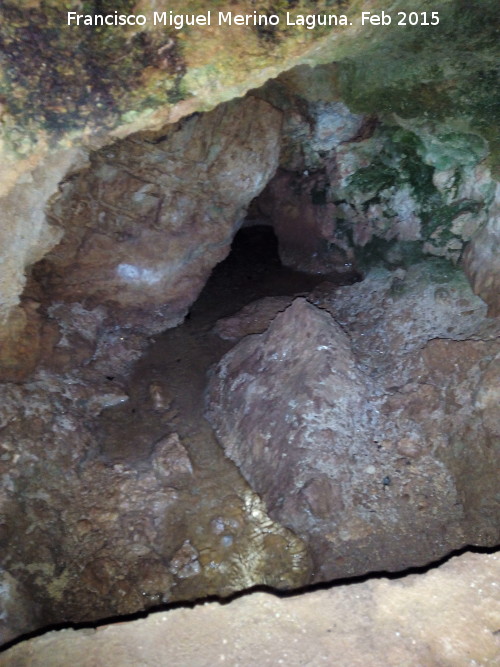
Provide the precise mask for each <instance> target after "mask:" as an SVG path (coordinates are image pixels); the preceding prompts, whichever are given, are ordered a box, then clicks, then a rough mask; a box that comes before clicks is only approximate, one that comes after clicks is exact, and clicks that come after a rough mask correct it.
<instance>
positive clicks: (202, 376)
mask: <svg viewBox="0 0 500 667" xmlns="http://www.w3.org/2000/svg"><path fill="white" fill-rule="evenodd" d="M326 279H328V280H329V281H330V282H334V283H336V284H339V285H341V284H349V283H352V282H354V281H355V280H356V279H357V277H356V276H352V275H350V274H349V275H346V274H335V275H332V274H329V275H325V274H307V273H302V272H299V271H295V270H293V269H291V268H287V267H285V266H283V265H282V264H281V262H280V258H279V254H278V240H277V238H276V236H275V234H274V231H273V229H272V227H270V226H266V225H254V226H249V227H243V228H242V229H241V230H240V231H239V232H238V233H237V234H236V236H235V238H234V240H233V243H232V246H231V251H230V253H229V255H228V256H227V258H226V259H225V260H224V261H222V262H220V264H218V265H217V266H216V267H215V268H214V269H213V271H212V274H211V276H210V278H209V280H208V281H207V283H206V285H205V287H204V288H203V290H202V291H201V293H200V295H199V297H198V299H197V300H196V302H195V303H194V304H193V306H192V308H191V310H190V312H189V314H188V316H187V317H186V320H185V321H184V323H183V324H181V325H180V326H178V327H176V328H175V329H169V330H167V331H165V332H164V333H163V334H160V335H158V336H156V337H155V338H154V340H152V343H151V345H150V347H149V349H148V351H147V352H146V353H145V355H144V356H143V357H142V358H141V359H140V360H139V361H138V362H137V364H136V366H135V368H134V371H133V372H132V375H131V377H130V380H129V382H128V387H127V393H128V395H129V400H128V401H127V402H126V403H125V404H122V405H119V406H116V407H112V408H108V409H107V410H105V411H104V412H103V413H102V414H101V416H100V417H99V418H98V420H97V422H96V424H95V425H94V428H93V430H94V432H95V434H96V437H97V438H98V440H99V442H100V443H101V445H100V446H101V452H100V454H101V456H102V457H103V459H104V460H105V461H108V462H110V463H118V462H129V463H131V462H135V464H137V465H141V461H142V462H144V461H146V462H147V461H148V460H149V457H150V456H151V454H152V452H153V449H154V446H155V443H156V442H158V440H159V439H160V438H161V437H162V436H164V435H166V434H168V433H172V432H175V433H178V434H179V435H180V436H181V437H182V438H187V439H188V440H189V441H190V442H191V441H192V440H193V438H194V439H196V440H197V441H199V440H200V437H199V435H200V432H203V437H207V438H208V439H210V440H212V439H213V436H209V435H208V430H209V429H210V427H209V426H208V424H207V423H206V422H205V420H204V418H203V392H204V389H205V383H206V373H207V371H208V369H209V368H210V366H211V365H212V364H214V363H216V362H217V361H218V360H219V359H220V358H221V357H222V356H223V355H224V354H225V353H226V352H227V351H228V350H229V349H230V348H231V347H232V346H233V345H234V343H231V342H228V341H226V340H223V339H221V338H219V337H218V336H217V335H216V334H215V333H214V332H213V327H214V325H215V324H216V322H217V321H218V320H219V319H220V318H222V317H226V316H228V315H232V314H234V313H236V312H238V311H239V310H240V309H241V308H243V307H244V306H245V305H247V304H249V303H251V302H253V301H256V300H257V299H261V298H263V297H266V296H291V297H293V296H300V295H306V294H308V293H309V292H310V291H311V290H312V289H314V287H316V285H318V284H319V283H321V282H323V281H324V280H326ZM203 449H204V447H202V446H199V447H197V448H196V453H194V454H193V456H194V457H195V458H197V457H198V458H200V464H201V465H205V463H206V462H207V460H208V459H207V457H206V456H203ZM210 450H212V448H210ZM209 456H210V457H211V458H213V456H214V453H213V451H211V452H210V455H209Z"/></svg>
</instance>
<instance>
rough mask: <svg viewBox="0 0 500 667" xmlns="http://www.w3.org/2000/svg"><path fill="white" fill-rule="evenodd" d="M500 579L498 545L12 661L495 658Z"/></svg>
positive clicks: (73, 637) (393, 666) (342, 666)
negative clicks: (411, 569)
mask: <svg viewBox="0 0 500 667" xmlns="http://www.w3.org/2000/svg"><path fill="white" fill-rule="evenodd" d="M499 580H500V557H499V554H498V553H494V554H476V553H467V554H464V555H462V556H460V557H456V558H452V559H451V560H450V561H448V562H447V563H445V564H444V565H441V566H440V567H439V568H437V569H435V570H431V571H429V572H426V573H425V574H421V575H415V574H413V575H410V576H407V577H404V578H401V579H392V580H388V579H378V580H377V579H372V580H369V581H365V582H362V583H356V584H347V585H343V586H337V587H333V588H330V589H328V590H319V591H314V592H309V593H305V594H302V595H297V596H291V597H285V598H282V599H280V598H277V597H274V596H273V595H270V594H269V593H252V594H251V595H246V596H244V597H241V598H239V599H237V600H233V601H232V602H231V603H230V604H225V605H221V604H219V603H217V602H211V603H206V604H204V605H200V606H196V607H195V608H194V609H189V608H188V609H186V608H184V609H175V610H172V611H168V612H165V611H164V612H159V613H156V614H151V615H150V616H148V617H147V618H143V619H139V620H136V621H132V622H126V623H117V624H114V625H107V626H102V627H98V628H97V629H96V630H78V631H75V630H62V631H59V632H50V633H47V634H45V635H42V636H41V637H36V638H34V639H30V640H28V641H25V642H22V643H20V644H18V645H17V646H14V647H13V648H11V649H10V650H8V651H7V652H6V653H5V654H4V656H3V660H2V665H5V667H27V666H28V665H30V667H45V665H48V664H50V665H51V666H53V667H66V665H68V663H71V664H78V665H79V666H81V667H91V666H93V665H96V664H99V665H101V664H102V665H104V664H105V665H109V666H110V667H124V666H127V667H128V666H129V665H130V667H135V666H136V665H146V664H148V665H149V664H151V665H158V664H174V665H192V667H209V666H211V665H215V664H219V663H221V662H224V663H226V664H230V665H236V664H238V665H242V666H243V667H250V666H251V665H255V664H259V665H264V666H266V667H267V666H269V667H274V665H278V664H286V665H291V666H292V667H299V665H304V664H310V665H320V664H335V665H339V667H352V665H358V664H359V665H366V664H369V665H370V666H373V667H401V665H415V664H419V665H443V667H468V666H469V665H471V664H476V665H484V666H485V667H493V666H494V665H497V664H498V659H499V657H500V644H499V639H498V631H499V629H500V611H499V610H500V591H499V585H498V582H499ZM173 637H175V641H172V638H173Z"/></svg>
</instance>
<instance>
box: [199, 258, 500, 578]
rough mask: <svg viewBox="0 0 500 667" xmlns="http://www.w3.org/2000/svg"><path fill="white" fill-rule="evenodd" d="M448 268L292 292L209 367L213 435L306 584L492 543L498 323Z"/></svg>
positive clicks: (495, 534)
mask: <svg viewBox="0 0 500 667" xmlns="http://www.w3.org/2000/svg"><path fill="white" fill-rule="evenodd" d="M444 267H445V265H442V264H439V263H437V264H435V265H434V266H433V270H431V269H429V266H428V265H419V266H416V267H414V268H413V269H412V270H411V271H410V272H408V274H406V275H405V273H404V272H388V271H375V272H373V273H372V274H371V275H369V276H368V277H367V278H366V279H365V281H363V282H362V283H358V284H356V285H352V286H346V287H342V288H339V289H338V290H336V291H335V292H334V293H333V294H332V293H330V295H329V296H328V297H325V294H324V292H323V295H322V297H321V298H319V297H318V298H317V299H315V297H314V293H313V294H312V295H311V297H310V299H311V301H314V300H316V302H317V303H318V304H320V305H321V306H322V307H321V308H319V307H316V306H314V305H312V304H311V303H309V302H308V301H307V300H306V299H304V298H298V299H295V300H294V301H293V303H292V305H291V306H290V307H289V308H288V309H286V310H285V311H284V312H282V313H279V314H278V315H276V317H275V318H274V319H273V320H272V322H271V324H270V326H269V328H268V329H267V331H266V332H265V333H263V334H259V335H253V336H248V337H246V338H244V339H243V340H242V341H240V342H239V343H238V344H237V345H236V346H235V347H234V348H233V349H232V350H231V351H229V352H228V353H227V354H226V355H225V357H224V358H223V359H222V360H221V362H220V363H219V364H218V365H217V367H216V368H215V369H214V371H213V374H212V377H211V380H210V384H209V388H208V393H207V416H208V418H209V420H210V421H211V423H212V424H213V426H214V428H215V431H216V434H217V437H218V439H219V441H220V442H221V444H222V445H223V447H224V449H225V451H226V454H227V455H228V456H229V457H230V458H231V459H232V460H233V461H235V462H236V464H237V465H238V466H239V468H240V470H241V471H242V473H243V475H244V476H245V477H246V479H247V480H248V481H249V483H250V485H251V486H252V488H253V489H254V490H255V491H256V492H257V493H258V494H259V495H260V496H261V497H262V498H263V499H264V501H265V502H266V505H267V507H268V510H269V512H270V515H271V516H272V517H273V518H274V519H276V520H278V521H280V522H281V523H282V524H283V525H285V526H287V527H288V528H290V529H291V530H293V531H294V532H295V533H296V534H297V535H299V536H300V537H301V538H302V539H304V540H305V541H306V543H307V544H308V545H309V548H310V549H311V552H312V554H313V560H314V566H315V567H314V572H313V579H314V580H316V581H324V580H327V579H332V578H335V577H345V576H352V575H361V574H364V573H366V572H369V571H379V570H385V571H387V570H389V571H396V570H401V569H404V568H408V567H412V566H421V565H424V564H426V563H428V562H430V561H432V560H435V559H437V558H440V557H442V556H443V555H445V554H446V553H449V552H450V551H452V550H454V549H458V548H461V547H462V546H463V545H465V544H471V543H472V544H478V545H482V546H490V545H494V544H497V543H498V540H499V539H500V533H499V529H498V526H499V518H500V507H499V504H498V480H497V478H496V474H495V473H494V472H493V471H495V470H497V469H498V465H499V462H500V451H499V449H498V436H496V435H495V433H496V430H497V428H498V423H497V421H498V416H497V412H498V408H497V403H496V398H495V396H496V393H495V392H496V386H497V380H496V379H495V378H496V374H497V372H498V368H497V366H498V355H499V354H500V339H499V333H500V323H499V322H498V321H494V320H488V319H487V318H486V317H485V315H486V308H485V306H484V304H483V303H482V302H481V301H480V300H479V299H477V298H476V297H474V295H473V294H472V293H471V292H470V288H469V287H468V286H467V284H466V281H465V279H464V278H463V277H460V273H459V272H457V271H456V270H453V269H451V268H450V270H449V273H446V272H444ZM320 293H321V291H320ZM326 308H328V310H329V311H330V313H329V312H327V310H326ZM331 313H333V314H334V315H335V318H336V319H334V318H333V317H332V315H331Z"/></svg>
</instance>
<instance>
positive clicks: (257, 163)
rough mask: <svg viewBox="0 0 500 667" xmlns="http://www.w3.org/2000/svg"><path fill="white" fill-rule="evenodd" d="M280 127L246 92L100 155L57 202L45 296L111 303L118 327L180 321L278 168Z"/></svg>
mask: <svg viewBox="0 0 500 667" xmlns="http://www.w3.org/2000/svg"><path fill="white" fill-rule="evenodd" d="M280 126H281V114H280V113H279V112H278V111H276V110H275V109H273V108H272V107H271V106H270V105H269V104H267V103H266V102H263V101H262V100H258V99H256V98H252V97H248V98H245V99H243V100H240V101H236V102H232V103H228V104H225V105H222V106H219V107H218V108H217V109H216V110H214V111H212V112H210V113H207V114H203V115H194V116H191V117H190V118H188V119H186V120H185V121H182V122H181V123H179V124H178V125H173V126H169V127H167V128H164V129H163V130H162V131H161V132H159V133H156V134H149V135H148V134H143V135H135V136H132V137H130V138H129V139H127V140H124V141H122V142H119V143H116V144H115V145H114V146H113V147H111V148H106V149H103V150H102V151H100V152H99V153H95V154H93V155H92V156H91V166H90V168H89V169H88V170H85V171H83V172H80V173H79V174H77V175H75V176H73V178H72V179H71V181H69V182H66V183H65V184H64V185H63V186H62V192H61V196H60V197H59V198H58V199H57V200H56V201H55V202H54V203H53V205H52V207H51V209H50V211H49V218H50V219H51V220H52V222H53V225H54V226H58V227H60V228H61V229H63V230H64V236H63V238H62V240H61V242H60V243H59V244H58V245H57V246H56V247H55V248H54V250H53V251H52V252H50V253H48V254H47V255H46V256H45V258H44V260H43V262H41V263H40V264H39V265H38V266H37V267H35V274H34V275H35V279H36V280H37V281H38V283H40V284H42V285H43V294H44V298H45V299H46V300H48V301H49V303H51V302H58V301H63V302H65V303H76V304H81V303H84V304H91V305H92V306H93V307H95V306H97V305H102V306H105V307H106V308H107V309H108V321H109V322H110V324H112V325H113V326H116V324H121V325H125V326H128V327H135V328H136V329H139V330H142V331H158V330H161V329H164V328H166V327H169V326H175V325H176V324H178V323H179V322H180V321H181V320H182V318H183V316H184V315H185V314H186V312H187V309H188V307H189V306H190V305H191V304H192V302H193V301H194V299H195V298H196V296H197V295H198V293H199V291H200V290H201V288H202V287H203V285H204V283H205V281H206V279H207V277H208V275H209V273H210V270H211V269H212V268H213V266H214V265H215V264H216V263H217V262H219V261H221V260H222V259H223V258H224V257H225V255H226V254H227V253H228V251H229V246H230V243H231V240H232V237H233V235H234V233H235V231H236V229H237V227H238V225H239V224H240V223H241V221H242V219H243V217H244V212H245V209H246V206H247V205H248V204H249V202H250V200H251V199H252V198H253V197H255V195H257V194H258V193H259V192H260V190H261V189H262V188H263V187H264V186H265V184H266V182H267V181H268V179H269V178H270V176H271V175H272V174H273V173H274V171H275V169H276V167H277V164H278V156H279V147H280Z"/></svg>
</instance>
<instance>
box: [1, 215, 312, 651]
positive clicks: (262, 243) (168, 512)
mask: <svg viewBox="0 0 500 667" xmlns="http://www.w3.org/2000/svg"><path fill="white" fill-rule="evenodd" d="M249 232H250V234H251V236H252V237H253V240H252V239H250V240H249V241H244V242H243V243H241V240H240V237H238V238H237V239H236V241H235V244H234V251H233V253H232V254H231V255H230V257H229V258H228V259H227V260H226V261H225V262H223V263H222V264H221V265H220V266H219V267H218V268H217V270H216V271H214V274H213V277H212V279H211V281H210V283H209V284H208V285H207V287H206V288H205V289H204V292H203V298H202V299H201V300H199V301H198V302H197V303H196V304H195V306H194V307H193V309H192V312H191V315H190V317H189V318H188V319H187V321H186V323H185V325H184V326H183V327H177V328H175V329H171V330H169V331H167V332H165V333H164V334H162V336H159V337H158V338H157V340H156V341H155V342H153V341H150V340H148V339H146V338H145V337H144V336H139V335H138V334H131V333H130V332H129V333H128V334H126V333H125V332H124V331H123V330H121V331H120V330H119V331H114V332H108V333H106V334H105V335H101V336H100V337H99V343H98V346H97V349H96V350H95V351H94V346H95V343H94V341H95V336H96V332H98V331H99V330H100V327H101V325H102V322H103V319H104V317H105V310H104V309H103V308H101V307H96V308H94V309H92V310H88V309H85V308H83V307H82V306H77V305H75V304H69V305H66V304H58V305H57V306H54V308H53V309H52V310H51V313H53V316H54V318H55V317H57V321H58V322H59V326H60V327H61V332H62V342H61V343H60V344H59V345H56V347H55V348H53V349H52V348H49V349H48V350H47V349H44V350H43V351H42V358H41V361H40V365H39V367H38V369H37V371H36V372H35V374H34V375H33V377H32V378H31V379H30V381H28V382H24V383H19V384H14V383H4V384H2V385H0V395H1V401H0V429H1V431H0V477H1V479H2V491H1V520H0V540H1V543H2V555H1V570H0V575H1V587H0V605H1V609H2V616H1V621H0V641H1V642H2V643H4V642H6V641H9V640H11V639H13V638H14V637H17V636H19V635H20V634H23V633H26V632H29V631H31V630H33V629H35V628H38V627H42V626H47V625H49V624H53V623H68V622H82V621H96V620H98V619H102V618H109V617H110V616H116V615H122V614H128V613H133V612H137V611H141V610H143V609H147V608H151V607H154V606H158V605H163V604H168V603H171V602H174V601H179V600H192V599H196V598H199V597H205V596H207V595H211V594H213V595H228V594H230V593H232V592H234V591H238V590H241V589H244V588H247V587H251V586H253V585H257V584H265V585H269V586H272V587H278V588H290V587H296V586H301V585H303V584H305V583H307V581H308V580H309V571H310V559H309V555H308V553H307V549H306V548H305V546H304V545H303V543H302V541H301V540H300V539H298V538H297V537H296V536H294V535H293V534H292V533H291V532H290V531H289V530H288V529H286V528H283V527H281V526H279V525H278V524H276V523H275V522H273V521H272V520H271V519H270V518H269V517H268V515H267V513H266V510H265V507H264V505H263V503H262V501H261V500H260V499H259V498H258V496H256V494H255V493H254V492H253V491H252V490H251V489H250V488H249V486H248V484H247V483H246V482H245V481H244V480H243V478H242V477H241V475H240V474H239V472H238V471H237V469H236V467H235V466H234V465H233V464H232V463H231V462H230V461H229V459H227V458H226V457H225V456H224V454H223V452H222V450H221V448H220V446H219V445H218V443H217V442H216V440H215V438H214V436H213V433H212V431H211V429H210V427H209V425H208V424H207V423H206V422H205V421H204V419H203V414H202V412H203V399H202V395H203V391H204V388H205V383H206V379H205V372H206V370H207V368H208V367H209V366H210V365H211V364H213V363H214V362H215V361H217V359H218V358H220V356H221V355H222V354H223V353H224V352H226V351H227V349H228V347H229V346H230V343H227V342H224V341H222V340H221V339H220V338H219V337H218V336H216V335H215V334H214V333H212V329H213V326H214V324H215V322H216V320H217V319H218V318H220V317H222V316H228V315H230V314H231V312H232V310H233V309H235V308H236V309H238V308H241V307H242V306H244V305H245V304H246V303H247V302H248V301H253V300H254V299H257V298H259V297H262V296H263V295H264V294H266V293H267V292H268V291H269V290H270V289H271V291H272V290H277V292H278V293H282V294H291V295H292V297H293V295H294V294H296V293H301V292H303V291H306V292H308V291H310V290H311V289H312V288H313V287H314V285H315V284H316V283H317V282H318V280H319V278H318V277H314V278H312V277H310V276H307V275H302V274H297V273H294V272H293V271H290V270H288V269H282V267H280V264H279V260H278V258H277V253H276V247H275V242H274V245H273V238H272V233H271V237H269V233H268V232H269V230H259V229H256V228H254V229H252V230H245V231H243V232H242V234H243V237H244V236H245V234H248V233H249ZM292 297H285V298H292ZM56 340H57V338H56Z"/></svg>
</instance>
